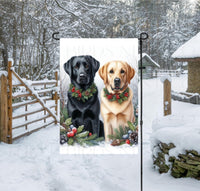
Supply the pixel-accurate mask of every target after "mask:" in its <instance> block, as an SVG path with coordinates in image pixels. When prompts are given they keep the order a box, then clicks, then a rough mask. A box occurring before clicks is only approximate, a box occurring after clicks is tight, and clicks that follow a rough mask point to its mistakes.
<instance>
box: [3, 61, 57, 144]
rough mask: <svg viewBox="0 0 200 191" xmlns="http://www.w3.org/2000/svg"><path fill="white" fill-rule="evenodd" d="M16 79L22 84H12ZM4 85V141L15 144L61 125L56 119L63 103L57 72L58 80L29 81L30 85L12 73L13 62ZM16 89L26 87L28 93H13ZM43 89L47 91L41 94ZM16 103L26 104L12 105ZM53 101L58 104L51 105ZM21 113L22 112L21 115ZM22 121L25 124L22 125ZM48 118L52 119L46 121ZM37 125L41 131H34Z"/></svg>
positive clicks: (4, 78)
mask: <svg viewBox="0 0 200 191" xmlns="http://www.w3.org/2000/svg"><path fill="white" fill-rule="evenodd" d="M13 76H14V77H15V79H16V80H17V81H18V82H16V80H15V83H14V84H13V83H12V77H13ZM0 85H1V86H0V92H1V95H0V109H1V110H0V112H1V115H0V141H3V142H7V143H12V141H13V140H16V139H18V138H20V137H22V136H25V135H29V134H31V133H33V132H35V131H38V130H39V129H41V128H44V127H46V126H48V125H50V124H53V123H55V124H57V122H58V119H57V116H56V115H57V114H58V99H59V96H58V93H57V88H58V73H57V72H55V80H50V81H35V82H31V81H28V83H27V81H25V80H23V79H22V78H21V77H20V76H19V75H18V74H17V73H15V71H14V70H13V69H12V62H11V61H9V62H8V76H5V77H1V78H0ZM39 86H42V87H39ZM13 87H16V88H17V87H19V88H20V87H25V92H16V93H13V91H14V90H13ZM41 88H44V89H42V90H41ZM23 89H24V88H23ZM36 89H37V90H36ZM13 100H17V101H19V100H23V101H21V102H19V103H12V102H13ZM49 100H53V101H54V102H53V103H52V102H51V103H50V102H49ZM2 103H4V104H2ZM33 104H34V105H33ZM35 104H36V105H35ZM37 104H38V105H40V107H38V105H37ZM30 105H31V106H34V107H35V109H32V110H30V109H29V106H30ZM52 108H55V114H54V112H53V111H52ZM18 109H19V110H20V112H19V113H18ZM23 110H24V111H23ZM13 114H14V115H13ZM31 115H32V116H31ZM36 115H37V116H36ZM38 116H39V117H38ZM21 118H22V119H23V120H24V122H22V123H18V121H19V120H21ZM47 118H50V119H48V121H46V120H47ZM13 120H18V121H13ZM42 120H44V123H42V122H40V123H37V122H39V121H42ZM34 123H37V127H34V125H33V124H34ZM31 124H32V125H31ZM33 127H34V128H33ZM21 128H22V130H23V128H24V132H23V131H21ZM18 130H19V131H18Z"/></svg>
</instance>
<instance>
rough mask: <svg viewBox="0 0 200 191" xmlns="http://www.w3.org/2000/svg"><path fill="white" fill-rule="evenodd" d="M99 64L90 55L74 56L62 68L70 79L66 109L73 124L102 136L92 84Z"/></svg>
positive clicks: (101, 126)
mask: <svg viewBox="0 0 200 191" xmlns="http://www.w3.org/2000/svg"><path fill="white" fill-rule="evenodd" d="M99 66H100V64H99V62H98V61H97V60H96V59H95V58H93V57H92V56H89V55H86V56H74V57H72V58H71V59H69V60H68V61H67V62H66V63H65V64H64V69H65V71H66V73H67V74H68V75H69V76H70V79H71V85H70V88H69V90H68V102H67V110H68V115H69V117H71V118H72V123H73V125H74V126H75V127H78V126H80V125H84V129H85V130H87V131H89V132H91V133H92V134H94V133H96V134H97V136H98V137H102V136H104V130H103V123H102V122H101V121H100V120H99V113H100V103H99V99H98V90H97V87H96V85H95V84H94V77H95V73H96V72H97V71H98V69H99Z"/></svg>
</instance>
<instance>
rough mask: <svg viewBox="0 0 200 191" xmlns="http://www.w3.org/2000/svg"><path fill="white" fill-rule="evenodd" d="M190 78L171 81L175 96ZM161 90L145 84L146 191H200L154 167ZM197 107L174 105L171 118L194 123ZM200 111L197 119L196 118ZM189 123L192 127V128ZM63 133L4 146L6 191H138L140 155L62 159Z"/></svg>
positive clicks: (0, 172) (1, 176) (0, 182)
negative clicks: (152, 140)
mask: <svg viewBox="0 0 200 191" xmlns="http://www.w3.org/2000/svg"><path fill="white" fill-rule="evenodd" d="M186 81H187V76H181V77H179V78H175V77H174V78H172V89H173V90H181V91H184V90H186V87H187V82H186ZM162 91H163V84H162V83H161V82H160V79H151V80H144V110H143V111H144V118H143V120H144V126H143V128H144V146H143V147H144V158H143V159H144V165H143V166H144V189H143V190H144V191H169V190H171V191H188V190H189V191H198V190H199V187H200V182H199V181H197V180H195V179H190V178H187V179H186V178H182V179H174V178H173V177H171V176H170V175H169V174H162V175H160V174H159V173H158V172H157V171H155V170H154V169H153V167H152V159H151V154H152V153H151V148H150V136H151V133H152V128H151V127H152V121H153V120H154V119H155V118H160V117H161V116H162V114H163V108H162V104H163V101H162V94H163V93H162ZM199 108H200V106H199V105H192V104H189V103H181V102H178V101H172V113H173V114H174V115H176V114H177V115H181V116H183V117H184V118H187V117H188V119H190V113H192V114H193V115H196V116H198V114H199V112H198V111H199ZM194 111H196V113H195V112H194ZM192 122H193V121H192V120H191V124H192ZM58 143H59V128H58V127H56V126H51V127H48V128H46V129H42V130H41V131H39V132H37V133H34V134H32V135H30V136H27V137H24V138H22V139H20V140H18V141H16V142H15V143H14V144H12V145H7V144H4V143H1V144H0V153H1V157H0V190H2V191H12V190H15V191H23V190H29V191H40V190H41V191H75V190H80V191H90V190H91V191H110V190H115V191H129V190H133V191H139V190H140V186H139V183H140V166H139V155H61V154H59V144H58Z"/></svg>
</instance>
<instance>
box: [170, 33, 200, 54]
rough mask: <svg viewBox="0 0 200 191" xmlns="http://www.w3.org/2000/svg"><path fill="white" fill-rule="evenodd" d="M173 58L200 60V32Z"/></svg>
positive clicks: (176, 52)
mask: <svg viewBox="0 0 200 191" xmlns="http://www.w3.org/2000/svg"><path fill="white" fill-rule="evenodd" d="M172 58H200V32H199V33H198V34H197V35H195V36H194V37H192V38H191V39H190V40H189V41H187V42H186V43H185V44H183V45H182V46H181V47H179V48H178V49H177V50H176V51H175V52H174V53H173V54H172Z"/></svg>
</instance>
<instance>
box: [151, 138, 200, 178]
mask: <svg viewBox="0 0 200 191" xmlns="http://www.w3.org/2000/svg"><path fill="white" fill-rule="evenodd" d="M174 147H175V145H174V144H173V143H169V144H166V143H162V142H160V143H159V144H158V145H156V146H155V147H154V148H153V164H154V167H155V168H156V169H158V171H159V173H168V172H169V173H170V174H171V175H172V176H173V177H175V178H181V177H191V178H195V179H197V180H200V153H198V152H197V151H195V150H185V152H184V153H180V154H179V155H178V156H177V157H175V156H170V152H169V151H170V149H172V148H174Z"/></svg>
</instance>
